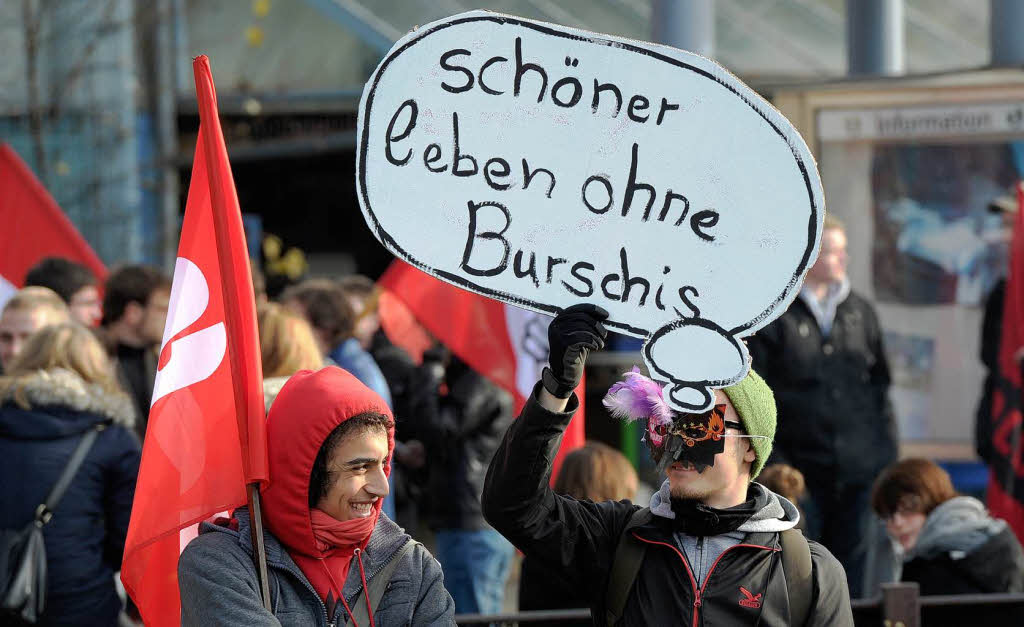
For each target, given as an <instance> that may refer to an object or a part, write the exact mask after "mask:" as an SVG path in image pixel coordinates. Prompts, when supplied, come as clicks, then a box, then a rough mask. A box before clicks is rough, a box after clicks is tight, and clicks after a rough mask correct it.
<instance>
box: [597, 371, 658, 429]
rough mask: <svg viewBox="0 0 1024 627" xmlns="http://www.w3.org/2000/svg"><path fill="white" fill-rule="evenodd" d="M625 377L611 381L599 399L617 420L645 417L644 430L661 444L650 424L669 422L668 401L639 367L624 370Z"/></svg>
mask: <svg viewBox="0 0 1024 627" xmlns="http://www.w3.org/2000/svg"><path fill="white" fill-rule="evenodd" d="M624 377H625V379H624V380H622V381H619V382H618V383H616V384H614V385H612V387H611V388H610V389H609V390H608V394H606V395H605V397H604V399H603V400H602V401H601V403H602V404H603V405H604V406H605V407H606V408H607V409H608V412H609V413H610V414H611V415H612V417H614V418H619V419H621V420H627V421H630V422H632V421H634V420H641V419H646V420H647V430H648V433H649V434H650V436H651V441H652V443H653V444H654V445H655V446H659V445H660V444H661V436H659V435H658V434H657V433H656V431H655V429H654V427H656V426H658V425H664V424H671V423H672V421H673V419H674V418H675V412H673V411H672V410H671V409H670V408H669V406H668V403H666V402H665V396H664V392H663V391H662V387H661V386H660V385H658V384H657V383H656V382H655V381H652V380H651V379H649V378H647V377H645V376H644V375H642V374H640V369H639V368H637V367H636V366H633V369H632V370H631V371H629V372H626V373H624Z"/></svg>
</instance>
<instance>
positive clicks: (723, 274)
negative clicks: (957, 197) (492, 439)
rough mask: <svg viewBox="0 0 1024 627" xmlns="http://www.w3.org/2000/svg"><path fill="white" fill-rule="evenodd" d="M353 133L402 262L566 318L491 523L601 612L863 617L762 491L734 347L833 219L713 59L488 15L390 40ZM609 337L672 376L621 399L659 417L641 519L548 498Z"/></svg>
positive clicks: (365, 188) (779, 133) (766, 118)
mask: <svg viewBox="0 0 1024 627" xmlns="http://www.w3.org/2000/svg"><path fill="white" fill-rule="evenodd" d="M358 127H359V130H358V133H357V138H358V140H357V150H356V187H357V192H358V195H359V203H360V208H361V209H362V211H363V216H364V218H365V219H366V222H367V225H368V226H369V227H370V230H371V231H372V232H373V234H374V236H375V237H376V238H377V239H378V240H379V241H380V242H381V243H382V244H383V245H384V246H386V247H387V248H388V250H390V251H391V252H392V253H394V254H395V255H396V256H397V257H399V258H400V259H402V260H403V261H405V262H407V263H409V264H411V265H413V266H415V267H416V268H418V269H420V270H422V271H424V272H426V273H428V274H431V275H432V276H435V277H437V278H439V279H441V280H444V281H447V282H449V283H452V284H454V285H457V286H459V287H461V288H463V289H466V290H469V291H472V292H475V293H477V294H482V295H485V296H488V297H491V298H494V299H497V300H499V301H502V302H505V303H508V304H512V305H515V306H518V307H521V308H523V309H528V310H532V311H536V312H542V313H548V314H551V315H557V316H558V317H557V318H556V319H555V321H554V322H553V323H552V324H551V326H550V329H549V339H550V349H549V357H550V366H551V367H550V368H549V369H548V370H546V371H545V372H544V375H543V381H542V384H539V385H538V386H537V387H536V388H535V390H534V392H533V393H532V394H531V397H530V399H529V401H528V402H527V404H526V406H525V408H524V410H523V412H522V414H521V415H520V418H519V419H518V421H517V422H516V423H515V424H514V425H513V426H512V427H511V428H510V429H509V431H508V433H507V435H506V437H505V440H504V443H503V445H502V448H501V449H499V451H498V453H497V455H496V457H495V459H494V461H493V462H492V464H491V467H490V470H489V473H488V479H487V484H486V486H485V492H484V497H483V505H484V513H485V516H486V517H487V519H488V521H489V522H490V523H491V524H492V525H493V526H494V527H495V528H497V529H498V530H499V531H501V532H502V533H503V534H504V535H505V536H506V537H508V538H509V539H511V540H512V541H513V543H514V544H517V545H518V546H519V548H521V549H523V550H524V551H525V552H526V553H527V554H536V555H537V558H538V562H540V563H545V564H548V565H549V566H550V567H551V568H552V569H554V570H556V571H559V572H560V573H562V574H564V575H566V577H567V579H568V580H569V581H571V582H573V583H574V584H576V585H579V586H580V589H581V590H584V591H585V592H586V593H587V594H588V595H589V596H590V598H591V599H592V607H593V609H594V611H595V612H596V614H595V619H596V620H597V621H598V622H605V621H606V620H607V621H608V622H609V623H616V622H618V621H620V620H621V622H622V623H623V624H634V623H635V624H645V625H646V624H678V623H679V622H680V620H683V621H685V622H687V623H689V624H698V623H700V622H701V616H702V614H703V615H704V616H705V617H709V616H710V617H715V618H718V619H720V620H719V622H720V623H727V624H745V623H749V624H754V623H757V622H759V621H760V623H761V624H765V625H776V624H777V625H783V624H804V623H807V624H815V625H818V624H820V625H826V624H827V625H837V624H838V625H845V624H852V614H851V611H850V604H849V599H848V592H847V586H846V581H845V578H844V575H843V571H842V569H841V568H840V567H839V565H838V562H836V560H835V559H834V558H833V557H832V556H831V555H830V554H829V553H828V551H826V550H824V549H823V548H821V547H820V546H818V545H816V544H808V543H807V542H806V541H805V540H804V539H803V537H802V536H801V535H800V534H799V533H795V532H793V531H792V527H793V526H794V525H795V524H796V522H797V519H798V516H797V514H796V510H795V508H794V507H793V506H792V505H791V504H789V503H788V502H787V501H785V500H784V499H781V498H780V497H778V496H776V495H774V494H772V493H771V492H769V491H768V490H766V489H764V488H763V487H761V486H759V485H758V484H755V483H752V482H751V479H753V478H754V477H756V476H757V474H758V472H759V471H760V469H761V466H762V465H763V464H764V461H765V459H766V458H767V457H768V455H769V454H770V452H771V445H772V439H773V437H774V434H775V427H776V410H775V403H774V399H773V397H772V394H771V391H770V390H769V389H768V387H767V385H766V384H765V383H764V382H763V381H762V380H761V379H760V377H758V376H757V375H756V374H755V373H753V372H752V371H751V370H750V355H749V353H748V351H747V348H746V345H745V344H744V343H743V338H744V337H746V336H749V335H752V334H753V333H755V332H756V331H757V330H759V329H761V328H763V327H765V326H766V325H768V324H769V323H770V322H771V321H772V320H773V319H774V318H776V317H778V316H779V315H781V314H782V313H783V312H784V311H785V310H786V307H787V306H788V305H789V303H791V302H792V301H793V299H794V298H795V297H796V296H797V294H798V292H799V290H800V285H801V283H802V281H803V278H804V275H805V274H806V273H807V271H808V269H809V268H810V267H811V265H812V264H813V263H814V259H815V257H816V255H817V250H818V244H819V241H820V239H821V233H822V219H823V216H824V193H823V191H822V188H821V181H820V179H819V176H818V172H817V169H816V168H815V165H814V158H813V156H812V155H811V152H810V150H809V149H808V148H807V145H806V144H805V143H804V141H803V139H802V138H801V137H800V135H799V133H797V132H796V130H795V129H794V128H793V126H792V125H791V124H790V123H789V121H788V120H786V119H785V117H783V116H782V115H781V114H780V113H779V112H778V111H777V110H775V109H774V108H773V107H772V106H771V105H770V104H769V103H768V102H766V101H765V100H764V99H762V98H761V97H760V96H759V95H758V94H757V93H755V92H754V91H753V90H752V89H750V88H749V87H748V86H746V85H744V84H743V83H742V82H741V81H740V80H738V79H737V78H736V77H735V76H733V75H732V74H731V73H729V72H728V71H727V70H725V69H724V68H722V67H720V66H718V65H717V64H715V63H714V62H713V61H710V60H708V59H705V58H703V57H700V56H697V55H693V54H690V53H687V52H684V51H681V50H674V49H672V48H668V47H666V46H659V45H654V44H646V43H643V42H637V41H633V40H627V39H623V38H617V37H611V36H607V35H598V34H595V33H588V32H584V31H580V30H576V29H572V28H567V27H563V26H558V25H554V24H543V23H539V22H533V21H530V20H524V19H520V18H516V17H512V16H508V15H499V14H495V13H487V12H484V11H472V12H468V13H464V14H461V15H455V16H452V17H449V18H445V19H443V20H439V21H437V22H434V23H432V24H428V25H426V26H423V27H421V28H418V29H417V30H415V31H413V32H411V33H409V34H407V35H406V36H405V37H403V38H402V39H400V40H399V41H398V42H396V43H395V45H394V47H393V48H392V49H391V51H390V52H389V53H388V54H387V55H386V56H385V57H384V59H383V60H382V61H381V63H380V65H379V66H378V67H377V69H376V71H375V72H374V73H373V76H371V78H370V80H369V81H368V82H367V84H366V87H365V88H364V90H363V95H362V99H361V101H360V105H359V122H358ZM581 301H584V302H590V303H594V305H578V303H580V302H581ZM606 327H607V328H608V329H613V330H615V331H618V332H620V333H624V334H626V335H630V336H633V337H637V338H641V339H643V340H644V348H643V355H644V361H645V363H646V365H647V368H648V370H649V371H650V373H651V376H652V377H654V378H656V379H657V380H658V381H659V382H661V383H655V382H654V381H652V380H650V379H646V378H645V377H643V376H642V375H641V374H640V373H639V371H636V372H631V373H628V374H627V375H626V377H627V379H626V381H624V382H623V383H622V384H620V385H617V386H615V387H614V388H613V389H612V390H611V392H610V395H609V398H608V399H607V402H606V404H608V405H609V406H610V407H611V408H612V409H613V410H614V412H615V413H618V414H620V415H621V416H622V417H626V418H629V419H631V420H644V421H645V422H646V425H647V441H648V442H649V444H650V445H651V448H652V451H651V452H652V454H653V456H654V458H655V460H656V461H657V462H658V463H659V465H660V466H661V468H662V469H664V470H665V472H666V479H667V480H666V482H665V484H664V485H663V486H662V489H661V491H659V493H658V495H657V496H656V497H655V500H654V501H653V502H652V504H651V507H650V508H649V509H648V508H643V509H641V508H637V507H635V506H633V505H630V504H628V503H600V504H593V503H585V502H584V503H580V502H577V501H575V500H573V499H568V498H563V497H558V496H555V495H554V494H552V493H551V490H550V489H548V487H547V483H548V479H549V477H550V474H551V463H552V455H553V454H554V451H555V450H556V449H557V442H558V440H559V438H560V437H561V434H562V431H563V430H564V428H565V426H566V424H567V423H568V421H569V417H570V416H572V413H573V412H574V411H575V410H576V408H577V401H576V399H575V397H574V396H572V389H573V388H574V387H575V385H577V384H578V383H579V381H580V376H581V375H582V372H583V365H584V362H585V360H586V356H587V353H588V352H589V351H590V350H597V349H599V348H601V347H602V346H603V345H604V336H605V328H606ZM606 595H607V596H606ZM805 618H806V620H805ZM712 620H713V619H712ZM709 622H711V621H710V620H709Z"/></svg>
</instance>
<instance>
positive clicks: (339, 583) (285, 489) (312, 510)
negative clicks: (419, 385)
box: [178, 366, 455, 627]
mask: <svg viewBox="0 0 1024 627" xmlns="http://www.w3.org/2000/svg"><path fill="white" fill-rule="evenodd" d="M394 429H395V422H394V419H393V418H392V415H391V410H390V409H388V406H387V404H386V403H385V402H384V400H383V399H381V397H380V396H379V395H377V394H376V393H374V392H373V391H371V390H370V389H369V388H367V387H366V386H365V385H363V384H362V383H360V382H359V381H358V380H357V379H356V378H355V377H354V376H353V375H351V374H349V373H348V372H346V371H344V370H342V369H341V368H337V367H334V366H330V367H327V368H323V369H321V370H319V371H317V372H310V371H308V370H303V371H300V372H298V373H296V374H295V375H293V376H292V377H291V378H290V379H289V380H288V382H287V383H285V385H284V387H283V388H282V389H281V391H280V393H279V394H278V395H277V398H276V399H275V400H274V403H273V405H272V406H271V408H270V415H269V416H268V417H267V447H268V450H267V453H268V458H269V471H270V485H269V487H267V488H265V489H264V490H263V492H262V500H263V519H264V523H265V529H264V542H265V545H266V552H267V565H268V568H269V577H270V580H269V584H270V586H269V587H270V596H271V602H272V608H273V611H272V612H268V611H267V610H266V609H264V607H263V604H262V602H261V599H260V593H259V585H258V584H257V578H256V569H255V566H254V565H253V559H252V539H251V535H250V520H249V515H248V511H247V510H246V509H245V508H240V509H238V510H236V511H235V512H234V518H233V519H232V520H230V521H226V520H221V521H218V523H219V524H210V523H203V525H202V526H201V528H200V535H199V537H198V538H196V539H195V540H193V541H192V542H191V543H189V545H188V546H187V547H186V548H185V551H184V552H183V553H182V555H181V559H180V560H179V562H178V587H179V590H180V591H181V622H182V625H202V626H203V627H207V626H211V625H286V626H290V625H296V626H298V625H320V626H322V627H328V626H334V625H345V624H352V625H356V626H358V627H372V626H373V625H375V624H376V625H453V624H454V620H453V617H454V613H455V604H454V603H453V602H452V598H451V596H450V595H449V594H448V592H447V591H446V590H445V588H444V577H443V575H442V573H441V567H440V566H439V565H438V563H437V561H436V560H435V559H434V558H433V557H432V556H431V555H430V553H429V552H428V551H427V550H426V549H425V548H424V547H423V545H421V544H419V543H418V542H415V541H413V540H412V539H411V538H410V537H409V536H408V535H407V534H406V533H405V532H404V531H403V530H402V529H401V528H400V527H398V525H396V524H395V523H393V522H392V521H391V520H390V519H389V518H388V517H387V516H386V515H384V514H383V513H381V505H382V504H383V500H384V498H385V497H386V496H387V495H388V481H387V475H388V474H389V473H390V472H391V454H392V451H393V450H394ZM367 592H368V593H367ZM375 597H379V598H375Z"/></svg>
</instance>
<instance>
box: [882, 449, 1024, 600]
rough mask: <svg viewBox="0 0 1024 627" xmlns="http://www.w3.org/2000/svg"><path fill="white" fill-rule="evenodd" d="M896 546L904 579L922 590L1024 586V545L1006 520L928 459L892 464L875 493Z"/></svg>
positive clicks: (974, 591) (925, 592)
mask: <svg viewBox="0 0 1024 627" xmlns="http://www.w3.org/2000/svg"><path fill="white" fill-rule="evenodd" d="M871 504H872V507H873V508H874V510H875V512H877V513H878V515H879V516H880V517H882V519H883V520H885V522H886V527H887V529H888V531H889V536H890V537H891V538H892V540H893V542H894V543H895V544H896V545H897V551H896V557H897V561H896V563H894V564H893V570H894V576H893V579H894V580H897V581H915V582H917V583H918V585H920V586H921V594H922V595H932V594H980V593H991V592H1024V551H1022V550H1021V545H1020V542H1018V541H1017V538H1016V536H1014V534H1013V530H1012V529H1010V527H1009V525H1007V524H1006V521H1004V520H1000V519H997V518H992V517H991V516H989V515H988V512H987V511H986V510H985V506H984V505H983V504H982V503H981V501H979V500H977V499H975V498H972V497H969V496H957V494H956V491H955V490H954V489H953V483H952V481H951V480H950V478H949V474H947V473H946V471H945V470H943V469H942V468H940V467H939V466H937V465H936V464H934V463H932V462H930V461H928V460H926V459H905V460H902V461H900V462H899V463H897V464H894V465H892V466H890V467H889V468H887V469H885V471H884V472H883V473H882V475H881V476H880V477H879V478H878V482H877V483H876V484H875V488H874V492H873V493H872V496H871Z"/></svg>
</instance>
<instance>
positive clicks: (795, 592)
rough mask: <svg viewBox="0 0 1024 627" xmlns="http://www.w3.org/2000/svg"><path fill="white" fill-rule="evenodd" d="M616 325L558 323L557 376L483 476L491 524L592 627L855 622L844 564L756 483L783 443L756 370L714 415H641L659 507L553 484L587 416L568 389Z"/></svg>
mask: <svg viewBox="0 0 1024 627" xmlns="http://www.w3.org/2000/svg"><path fill="white" fill-rule="evenodd" d="M606 317H607V313H606V312H605V311H604V310H603V309H600V308H599V307H595V306H593V305H577V306H574V307H570V308H568V309H566V310H565V311H563V312H562V313H561V314H559V316H558V317H556V318H555V320H554V321H552V323H551V326H550V327H549V329H548V336H549V344H550V349H549V362H550V367H549V368H546V369H545V370H544V375H543V378H542V380H541V381H540V382H539V383H538V384H537V387H536V388H535V389H534V393H533V394H532V395H531V398H530V399H529V400H528V401H527V404H526V406H525V407H524V409H523V412H522V414H521V415H520V417H519V419H518V420H516V421H515V422H514V423H513V425H512V426H511V427H510V428H509V430H508V433H507V434H506V435H505V440H504V441H503V443H502V446H501V447H500V448H499V449H498V453H497V454H496V455H495V457H494V460H493V461H492V462H491V466H490V468H489V469H488V472H487V480H486V484H485V487H484V496H483V505H484V513H485V515H486V516H487V519H488V521H489V522H490V523H491V524H492V525H493V526H494V527H495V528H496V529H497V530H498V531H500V532H501V533H502V534H503V535H504V536H505V537H507V538H508V539H509V540H511V541H512V543H513V544H515V545H516V546H517V547H518V548H519V549H520V550H522V551H523V553H524V554H526V555H527V556H529V557H530V558H531V559H536V560H537V561H538V562H540V563H542V564H544V565H545V566H547V567H548V568H550V569H551V570H552V571H554V572H555V573H557V574H559V575H561V576H563V577H565V578H566V580H567V581H569V582H570V583H571V585H573V586H577V587H578V589H580V590H583V591H585V594H586V595H587V596H588V598H589V599H590V608H591V613H592V616H593V619H594V623H595V624H602V625H603V624H614V625H668V624H674V625H701V624H711V623H714V624H728V625H755V624H759V625H764V626H766V627H767V626H771V625H852V624H853V615H852V611H851V609H850V599H849V592H848V590H847V585H846V578H845V575H844V573H843V570H842V567H841V566H840V565H839V563H838V562H837V561H836V560H835V558H833V557H832V555H831V554H830V553H829V552H828V551H827V550H826V549H824V548H823V547H821V546H820V545H818V544H815V543H813V542H806V541H805V540H804V539H803V537H802V536H800V535H799V532H796V531H793V527H794V526H795V525H796V523H797V521H798V520H799V514H798V512H797V509H796V508H795V507H794V506H793V505H792V504H791V503H789V501H787V500H785V499H784V498H782V497H780V496H778V495H776V494H774V493H772V492H771V491H769V490H768V489H766V488H764V487H763V486H761V485H759V484H757V483H753V482H752V479H753V478H754V477H756V476H757V474H758V473H759V472H760V470H761V467H762V466H763V465H764V461H765V459H767V457H768V455H769V454H770V453H771V440H772V437H773V436H774V433H775V402H774V399H773V397H772V394H771V390H770V389H768V386H767V385H766V384H765V383H764V381H763V380H762V379H761V378H760V377H759V376H758V375H757V374H756V373H754V372H753V371H751V373H750V374H749V375H748V376H747V377H746V378H745V379H744V380H742V381H741V382H739V383H738V384H736V385H733V386H731V387H728V388H725V389H724V390H718V391H716V393H715V403H716V405H715V408H714V409H713V410H712V411H711V412H707V413H705V414H700V415H679V416H674V417H673V418H672V419H671V420H669V419H668V418H666V417H664V416H663V417H662V420H661V422H660V423H659V422H658V421H657V420H656V419H654V418H653V417H652V416H653V414H652V415H649V416H645V418H648V420H647V422H648V433H647V441H648V442H649V445H651V447H652V453H653V455H654V457H655V459H656V461H657V462H658V463H659V466H660V467H663V468H664V469H665V475H666V479H665V482H664V483H663V485H662V486H661V489H660V490H659V491H658V492H657V493H656V494H655V495H654V497H653V498H652V500H651V504H650V507H649V508H641V507H638V506H636V505H633V504H631V503H629V502H628V501H620V502H613V501H605V502H602V503H593V502H590V501H577V500H575V499H573V498H570V497H565V496H560V495H556V494H555V493H554V492H553V491H552V490H551V489H550V488H549V487H548V483H549V479H550V476H551V465H552V461H553V459H554V455H555V452H556V451H557V450H558V443H559V441H560V439H561V436H562V433H563V431H564V429H565V427H566V426H567V425H568V423H569V419H570V418H571V417H572V415H573V413H575V411H576V409H577V408H578V407H579V401H578V399H577V398H576V397H575V395H574V394H573V392H572V391H573V389H574V388H575V387H576V385H577V384H578V383H579V381H580V378H581V376H582V374H583V367H584V363H585V362H586V358H587V355H588V353H589V352H590V351H592V350H599V349H600V348H602V347H603V346H604V338H605V330H604V327H603V326H602V324H601V322H602V320H604V319H605V318H606ZM635 374H636V373H631V375H635ZM629 376H630V375H627V377H629ZM614 391H615V388H613V392H614Z"/></svg>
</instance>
